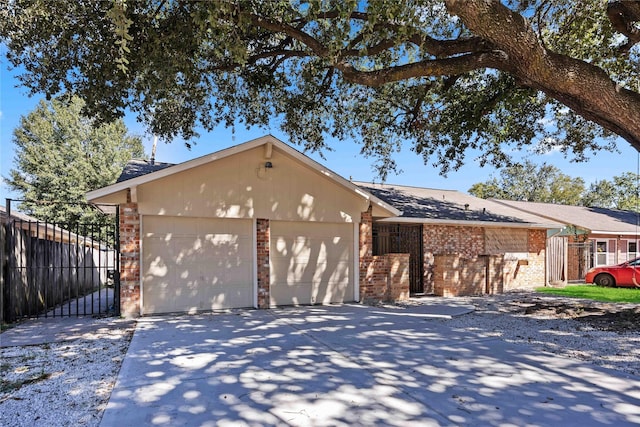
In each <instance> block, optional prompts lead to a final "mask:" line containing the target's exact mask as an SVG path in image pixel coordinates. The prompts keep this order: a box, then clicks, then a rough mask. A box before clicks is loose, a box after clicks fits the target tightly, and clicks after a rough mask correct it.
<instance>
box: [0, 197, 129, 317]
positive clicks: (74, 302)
mask: <svg viewBox="0 0 640 427" xmlns="http://www.w3.org/2000/svg"><path fill="white" fill-rule="evenodd" d="M116 212H117V209H116ZM117 224H118V218H117V213H116V220H115V221H113V220H112V221H107V222H101V223H92V224H75V225H63V224H54V223H49V222H43V221H37V220H33V219H32V218H30V217H26V216H25V215H22V214H15V215H12V214H11V203H10V201H9V200H8V201H7V209H6V217H5V219H4V224H3V225H4V227H3V233H1V235H0V241H1V240H4V242H2V243H3V249H4V250H3V251H2V252H3V255H4V256H3V262H2V266H3V272H2V273H3V276H2V278H3V280H2V287H1V288H2V289H1V291H2V292H1V293H0V295H1V296H2V304H1V305H0V306H1V308H2V316H0V317H1V318H2V319H3V320H4V321H6V322H13V321H15V320H17V319H20V318H28V317H75V316H110V315H115V316H117V315H120V301H119V299H120V274H119V271H120V256H119V240H120V239H119V233H118V226H117Z"/></svg>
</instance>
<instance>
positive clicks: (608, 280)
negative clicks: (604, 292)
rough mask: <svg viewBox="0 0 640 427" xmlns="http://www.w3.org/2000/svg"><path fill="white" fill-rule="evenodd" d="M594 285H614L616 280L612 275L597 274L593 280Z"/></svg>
mask: <svg viewBox="0 0 640 427" xmlns="http://www.w3.org/2000/svg"><path fill="white" fill-rule="evenodd" d="M593 281H594V282H595V283H596V285H598V286H607V287H609V286H615V285H616V281H615V280H614V278H613V276H612V275H610V274H599V275H597V276H596V278H595V279H594V280H593Z"/></svg>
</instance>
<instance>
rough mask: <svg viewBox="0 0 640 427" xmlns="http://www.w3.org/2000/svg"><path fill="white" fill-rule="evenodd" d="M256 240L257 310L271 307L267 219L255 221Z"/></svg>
mask: <svg viewBox="0 0 640 427" xmlns="http://www.w3.org/2000/svg"><path fill="white" fill-rule="evenodd" d="M256 239H257V249H258V254H257V255H258V259H257V265H258V272H257V276H258V308H269V307H270V305H271V295H270V291H269V289H270V288H269V286H270V282H271V277H270V274H271V273H270V267H269V247H270V228H269V220H268V219H262V218H258V219H257V220H256Z"/></svg>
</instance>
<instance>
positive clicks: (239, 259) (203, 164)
mask: <svg viewBox="0 0 640 427" xmlns="http://www.w3.org/2000/svg"><path fill="white" fill-rule="evenodd" d="M87 198H88V199H89V200H90V201H93V202H95V203H113V204H118V205H119V207H118V209H119V214H120V233H121V234H120V240H121V256H120V260H121V265H120V279H121V284H122V288H121V292H120V295H121V302H120V305H121V310H122V312H123V313H125V315H140V314H142V315H149V314H159V313H194V312H200V311H208V310H218V309H229V308H244V307H256V308H269V307H274V306H284V305H298V304H300V305H304V304H328V303H341V302H349V301H355V300H359V298H360V297H361V294H360V288H359V283H360V282H359V281H360V280H361V271H360V268H361V266H360V264H359V252H358V251H359V244H360V241H361V240H362V238H359V237H356V236H359V233H361V232H366V233H370V227H369V225H368V224H369V222H370V221H371V219H370V218H371V217H373V216H375V217H377V218H385V217H390V216H395V215H398V214H399V213H400V212H399V211H398V210H396V209H395V208H393V207H391V206H389V205H388V204H387V203H385V202H382V201H381V200H380V199H377V198H376V197H374V196H372V195H371V194H370V193H368V192H367V191H364V190H362V189H361V188H359V187H358V186H356V185H354V184H353V183H351V182H350V181H348V180H346V179H344V178H342V177H340V176H339V175H337V174H335V173H334V172H332V171H331V170H329V169H327V168H325V167H323V166H322V165H320V164H318V163H316V162H315V161H313V160H311V159H310V158H308V157H306V156H305V155H303V154H302V153H300V152H298V151H296V150H294V149H293V148H291V147H289V146H287V145H286V144H284V143H283V142H281V141H279V140H277V139H276V138H273V137H272V136H266V137H263V138H259V139H256V140H253V141H249V142H246V143H244V144H240V145H237V146H234V147H230V148H227V149H225V150H222V151H218V152H216V153H212V154H209V155H206V156H203V157H200V158H197V159H193V160H190V161H187V162H184V163H180V164H177V165H171V164H167V163H158V162H155V161H153V162H150V161H146V160H136V161H131V162H130V163H129V164H128V165H127V167H126V168H125V170H124V171H123V173H122V175H121V176H120V178H119V179H118V182H116V183H115V184H113V185H110V186H108V187H105V188H101V189H98V190H95V191H93V192H91V193H89V194H88V195H87ZM363 215H365V218H367V220H366V222H365V225H363V223H362V218H363Z"/></svg>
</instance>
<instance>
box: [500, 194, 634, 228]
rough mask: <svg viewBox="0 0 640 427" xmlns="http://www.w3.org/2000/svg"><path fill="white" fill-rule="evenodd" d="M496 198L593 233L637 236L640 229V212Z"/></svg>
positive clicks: (515, 206)
mask: <svg viewBox="0 0 640 427" xmlns="http://www.w3.org/2000/svg"><path fill="white" fill-rule="evenodd" d="M493 201H495V202H496V203H500V204H502V205H504V206H510V207H512V208H515V209H519V210H521V211H522V212H528V213H532V214H535V215H540V216H543V217H545V218H549V219H551V220H553V221H557V222H561V223H563V224H566V225H572V226H576V227H578V228H582V229H584V230H587V231H589V232H591V233H592V234H622V235H637V234H638V233H639V232H640V226H639V224H638V221H639V214H638V213H637V212H633V211H623V210H618V209H606V208H590V207H587V206H569V205H557V204H553V203H537V202H519V201H513V200H497V199H494V200H493Z"/></svg>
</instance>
